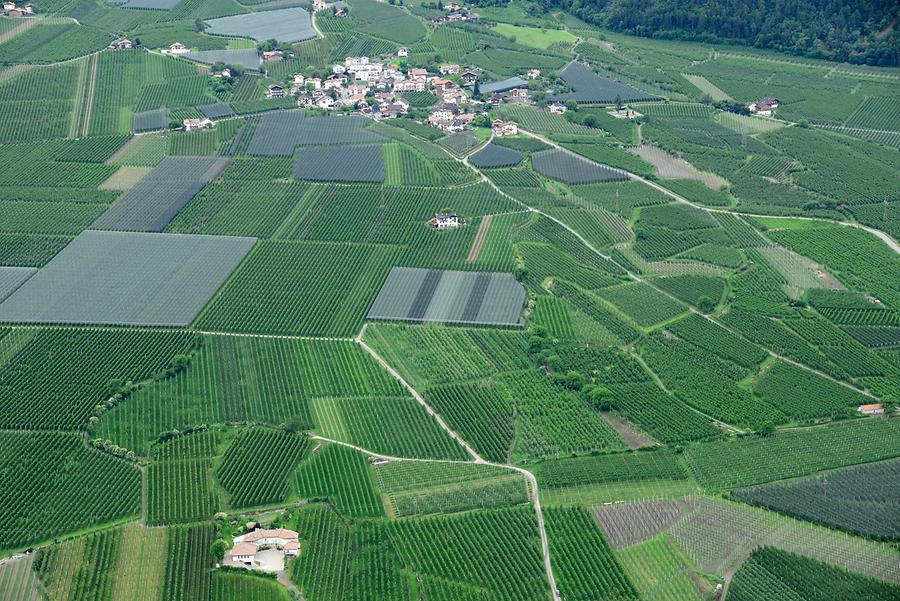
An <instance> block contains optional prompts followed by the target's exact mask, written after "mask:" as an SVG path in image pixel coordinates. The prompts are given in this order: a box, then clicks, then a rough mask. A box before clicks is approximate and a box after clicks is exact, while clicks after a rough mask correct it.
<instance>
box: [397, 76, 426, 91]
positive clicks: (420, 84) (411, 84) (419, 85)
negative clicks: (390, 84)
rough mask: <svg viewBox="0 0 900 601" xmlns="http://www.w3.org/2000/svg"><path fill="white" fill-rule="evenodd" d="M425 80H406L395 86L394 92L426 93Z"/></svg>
mask: <svg viewBox="0 0 900 601" xmlns="http://www.w3.org/2000/svg"><path fill="white" fill-rule="evenodd" d="M425 85H426V84H425V78H424V77H413V78H410V79H406V80H404V81H400V82H397V83H395V84H394V91H395V92H397V93H398V94H400V93H404V92H424V91H425Z"/></svg>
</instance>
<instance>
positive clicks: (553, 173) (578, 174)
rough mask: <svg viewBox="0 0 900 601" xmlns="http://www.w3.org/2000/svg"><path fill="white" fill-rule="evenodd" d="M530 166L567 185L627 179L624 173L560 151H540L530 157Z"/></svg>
mask: <svg viewBox="0 0 900 601" xmlns="http://www.w3.org/2000/svg"><path fill="white" fill-rule="evenodd" d="M531 166H532V167H533V168H534V170H535V171H537V172H538V173H540V174H541V175H546V176H547V177H552V178H553V179H558V180H562V181H564V182H566V183H567V184H588V183H591V182H613V181H624V180H626V179H628V176H627V175H625V172H624V171H619V170H618V169H613V168H612V167H607V166H606V165H601V164H600V163H595V162H594V161H591V160H590V159H586V158H584V157H580V156H578V155H577V154H575V153H574V152H570V151H568V150H562V149H556V148H554V149H551V150H542V151H541V152H536V153H534V154H533V155H532V156H531Z"/></svg>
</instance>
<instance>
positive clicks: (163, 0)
mask: <svg viewBox="0 0 900 601" xmlns="http://www.w3.org/2000/svg"><path fill="white" fill-rule="evenodd" d="M180 2H181V0H124V1H123V0H118V1H115V2H110V4H118V5H120V6H124V7H125V8H142V9H146V10H170V9H173V8H175V7H176V6H178V4H179V3H180Z"/></svg>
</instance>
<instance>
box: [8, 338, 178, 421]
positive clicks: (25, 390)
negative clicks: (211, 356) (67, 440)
mask: <svg viewBox="0 0 900 601" xmlns="http://www.w3.org/2000/svg"><path fill="white" fill-rule="evenodd" d="M192 344H193V335H192V334H190V333H188V332H186V331H180V332H179V331H165V330H159V331H155V332H149V331H148V332H129V331H125V330H120V331H115V330H89V329H48V330H36V329H23V330H17V331H16V332H15V333H13V334H11V335H10V336H7V337H6V338H4V339H3V340H2V342H0V348H2V349H3V352H4V353H9V355H10V356H9V357H8V358H6V360H5V361H4V363H3V365H2V366H0V424H2V425H3V426H4V427H6V428H16V429H19V428H35V429H43V428H56V429H72V430H74V429H79V428H83V427H84V426H85V425H86V424H87V421H88V418H89V417H90V416H91V413H92V411H93V412H95V413H97V412H99V411H102V409H101V410H99V411H98V410H97V409H96V408H95V406H96V405H97V404H99V403H103V402H105V401H106V400H107V399H108V398H109V397H110V396H111V395H113V394H114V393H116V392H118V390H115V389H112V390H111V389H110V387H109V382H110V380H112V379H117V380H118V381H119V382H120V383H124V382H128V381H134V382H140V381H142V380H146V379H148V378H152V377H154V376H156V375H159V374H161V373H162V372H164V370H165V369H166V367H167V366H168V365H169V363H170V361H171V360H172V358H173V357H174V356H175V355H178V354H180V353H185V352H187V351H188V350H189V349H190V348H191V346H192ZM64 374H65V375H64Z"/></svg>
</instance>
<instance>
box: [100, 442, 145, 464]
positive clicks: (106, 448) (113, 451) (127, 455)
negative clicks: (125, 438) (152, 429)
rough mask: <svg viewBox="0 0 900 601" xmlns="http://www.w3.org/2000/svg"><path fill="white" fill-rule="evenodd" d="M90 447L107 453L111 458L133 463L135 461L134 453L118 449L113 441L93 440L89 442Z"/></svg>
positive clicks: (122, 448)
mask: <svg viewBox="0 0 900 601" xmlns="http://www.w3.org/2000/svg"><path fill="white" fill-rule="evenodd" d="M91 445H92V446H93V447H94V448H95V449H97V450H98V451H103V452H104V453H109V454H110V455H112V456H113V457H118V458H119V459H126V460H128V461H135V460H136V459H137V455H135V454H134V451H129V450H128V449H126V448H125V447H120V446H119V445H117V444H116V443H114V442H113V441H111V440H106V439H105V438H94V439H93V440H91Z"/></svg>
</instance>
